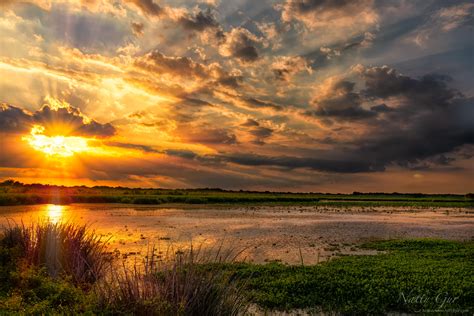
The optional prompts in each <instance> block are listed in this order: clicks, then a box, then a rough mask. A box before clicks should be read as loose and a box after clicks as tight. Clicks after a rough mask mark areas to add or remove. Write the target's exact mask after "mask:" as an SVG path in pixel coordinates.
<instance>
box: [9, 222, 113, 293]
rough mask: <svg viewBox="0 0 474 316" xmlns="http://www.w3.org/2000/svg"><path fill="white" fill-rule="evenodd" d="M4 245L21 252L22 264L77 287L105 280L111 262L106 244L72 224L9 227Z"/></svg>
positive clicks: (86, 230)
mask: <svg viewBox="0 0 474 316" xmlns="http://www.w3.org/2000/svg"><path fill="white" fill-rule="evenodd" d="M1 243H2V246H3V247H6V248H15V247H16V248H18V249H19V258H20V261H21V264H25V265H27V266H31V267H39V268H45V270H46V271H47V273H48V274H49V275H50V276H51V277H53V278H57V277H60V276H67V277H68V278H71V279H72V281H73V283H74V284H76V285H88V284H92V283H94V282H96V281H97V280H99V279H100V278H102V277H103V276H104V274H105V271H106V268H107V267H108V266H109V265H108V262H109V261H110V256H107V255H106V251H105V247H106V243H105V242H102V241H101V238H100V237H99V236H98V235H95V234H94V233H93V232H92V231H89V230H88V229H87V227H86V226H81V225H76V224H73V223H51V222H46V221H44V222H38V223H32V224H30V225H25V224H23V223H22V224H21V225H10V226H9V227H7V228H5V229H4V232H3V238H2V241H1Z"/></svg>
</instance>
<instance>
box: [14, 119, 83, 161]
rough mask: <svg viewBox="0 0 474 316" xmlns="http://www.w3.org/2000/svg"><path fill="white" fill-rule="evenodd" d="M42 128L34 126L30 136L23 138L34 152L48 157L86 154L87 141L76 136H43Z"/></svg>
mask: <svg viewBox="0 0 474 316" xmlns="http://www.w3.org/2000/svg"><path fill="white" fill-rule="evenodd" d="M43 133H44V127H43V126H41V125H34V126H33V128H32V129H31V133H30V135H27V136H23V137H22V139H23V140H24V141H27V142H28V143H29V144H30V146H31V147H33V148H34V149H35V150H38V151H41V152H43V153H45V154H46V155H48V156H56V157H71V156H73V155H74V154H75V153H80V152H87V151H88V150H89V145H88V140H87V139H86V138H84V137H77V136H47V135H44V134H43Z"/></svg>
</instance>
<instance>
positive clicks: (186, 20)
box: [178, 9, 219, 32]
mask: <svg viewBox="0 0 474 316" xmlns="http://www.w3.org/2000/svg"><path fill="white" fill-rule="evenodd" d="M178 22H179V23H180V24H181V25H182V26H183V27H184V28H185V29H187V30H191V31H198V32H201V31H204V30H206V29H212V28H218V27H219V23H218V22H217V20H216V17H215V16H214V13H213V12H212V11H211V10H210V9H208V10H206V11H199V12H197V13H196V14H186V15H184V16H182V17H181V18H180V19H179V20H178Z"/></svg>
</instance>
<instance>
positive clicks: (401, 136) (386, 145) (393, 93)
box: [311, 66, 474, 170]
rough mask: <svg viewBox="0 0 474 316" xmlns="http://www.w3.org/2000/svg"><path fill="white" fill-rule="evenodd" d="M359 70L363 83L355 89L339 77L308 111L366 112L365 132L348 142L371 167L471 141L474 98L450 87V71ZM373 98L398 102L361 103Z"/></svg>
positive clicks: (415, 159)
mask: <svg viewBox="0 0 474 316" xmlns="http://www.w3.org/2000/svg"><path fill="white" fill-rule="evenodd" d="M361 76H362V78H363V80H364V84H365V89H363V90H362V91H360V92H355V91H354V84H353V83H350V82H347V81H340V82H337V83H335V84H334V85H333V86H332V90H331V92H330V93H329V94H326V95H325V96H324V97H323V98H321V99H319V100H318V102H317V106H318V109H317V110H316V111H313V112H312V113H311V114H313V115H316V116H327V115H331V116H332V118H333V119H335V120H336V121H337V120H339V121H347V120H351V119H354V118H358V117H366V118H367V117H368V118H369V119H368V120H366V121H364V124H365V125H363V126H365V134H364V135H363V136H362V137H360V138H357V139H354V140H352V141H351V142H350V145H351V147H353V148H354V149H351V150H350V155H351V156H352V157H354V159H355V160H358V159H362V158H365V159H367V161H368V162H370V166H371V168H373V169H375V170H379V169H380V168H385V167H386V166H388V165H390V164H397V165H401V166H405V167H410V166H416V165H419V164H421V163H422V162H423V160H425V159H429V158H430V157H435V156H439V155H443V154H449V153H452V152H454V151H456V150H458V149H460V148H461V147H462V146H464V145H469V144H473V143H474V124H472V122H473V121H474V99H473V98H468V97H464V96H462V95H461V94H460V93H459V92H458V91H456V90H454V89H451V88H449V87H448V85H447V81H449V79H448V77H446V76H442V75H425V76H423V77H421V78H419V79H416V78H411V77H408V76H404V75H401V74H399V73H397V72H396V71H395V70H394V69H391V68H389V67H386V66H384V67H373V68H368V69H364V70H362V71H361ZM334 95H336V96H337V97H334ZM372 99H377V100H382V102H386V103H389V102H390V100H392V101H393V100H394V99H395V100H396V104H397V105H396V106H391V107H390V106H387V105H386V104H385V103H382V104H380V105H376V106H372V107H371V108H370V109H369V110H365V109H363V108H362V106H361V105H362V104H364V102H367V101H370V100H372ZM334 109H335V110H334ZM323 110H324V111H323ZM336 146H337V145H336ZM368 170H370V168H369V169H368Z"/></svg>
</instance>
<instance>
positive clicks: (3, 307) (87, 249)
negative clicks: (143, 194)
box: [0, 222, 246, 315]
mask: <svg viewBox="0 0 474 316" xmlns="http://www.w3.org/2000/svg"><path fill="white" fill-rule="evenodd" d="M216 253H217V254H216ZM229 254H230V252H229ZM229 254H224V253H223V252H221V250H220V249H218V250H217V252H212V255H211V252H209V253H207V254H204V253H200V251H198V252H196V251H194V250H193V249H192V248H191V250H189V251H185V252H183V251H176V252H174V251H169V252H168V254H167V255H165V257H166V258H165V259H162V258H161V255H158V254H157V253H156V250H155V249H154V248H153V249H152V250H151V251H150V252H149V254H148V255H147V256H146V258H145V259H144V261H143V263H141V262H138V261H137V262H135V263H134V264H127V263H126V262H123V264H122V265H119V264H118V262H117V260H111V259H112V258H111V256H110V255H109V254H108V252H107V249H106V243H104V242H102V241H101V240H100V237H98V236H97V235H95V234H94V233H93V232H92V231H89V230H88V229H87V227H86V226H79V225H75V224H72V223H58V224H55V223H49V222H41V223H36V224H31V225H29V226H26V225H24V224H22V225H15V226H13V225H12V226H10V227H8V228H6V229H5V230H4V231H3V233H2V234H0V281H1V282H0V283H1V284H0V314H2V313H3V312H6V313H11V312H15V311H23V312H27V313H28V314H30V313H32V314H55V313H59V314H64V313H66V314H77V313H82V312H92V313H94V314H96V313H100V314H102V313H112V314H122V313H126V314H145V315H240V314H242V313H244V312H245V310H246V304H245V301H244V299H243V298H244V295H243V294H242V293H241V291H240V289H241V288H242V287H238V286H237V285H236V283H235V282H228V281H229V280H227V279H226V278H225V277H224V274H223V272H222V271H221V270H217V269H216V270H209V269H206V270H205V269H202V263H205V262H227V261H230V262H231V261H233V259H229ZM2 285H3V286H2Z"/></svg>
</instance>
